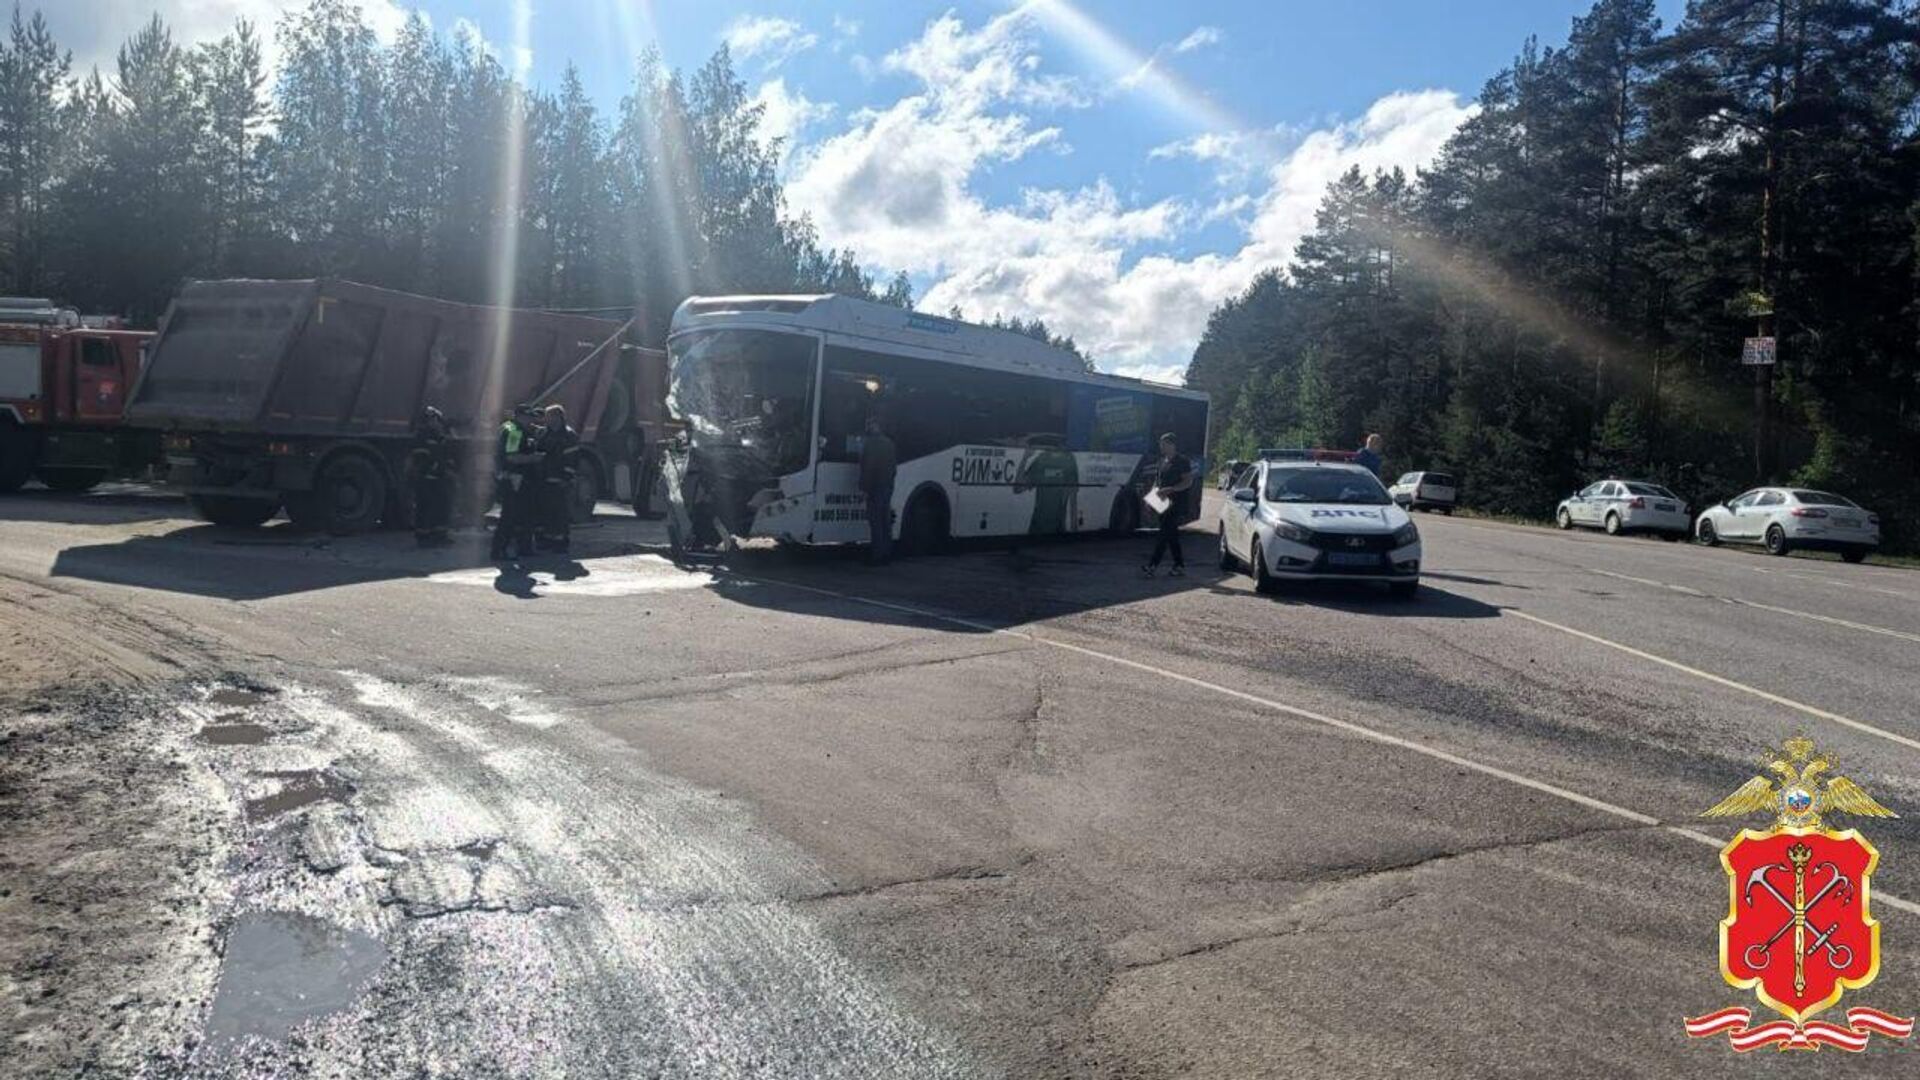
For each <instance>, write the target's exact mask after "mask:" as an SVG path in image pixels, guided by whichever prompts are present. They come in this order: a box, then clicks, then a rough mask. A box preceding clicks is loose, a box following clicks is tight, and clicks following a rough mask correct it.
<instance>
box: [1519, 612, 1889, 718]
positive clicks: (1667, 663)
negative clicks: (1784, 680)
mask: <svg viewBox="0 0 1920 1080" xmlns="http://www.w3.org/2000/svg"><path fill="white" fill-rule="evenodd" d="M1500 613H1501V614H1502V615H1503V616H1504V615H1511V616H1513V617H1514V618H1517V619H1525V620H1527V621H1528V622H1531V623H1538V624H1539V625H1541V626H1545V627H1548V628H1549V629H1553V630H1558V631H1560V632H1561V633H1563V634H1571V635H1572V636H1574V637H1577V638H1581V639H1583V640H1586V641H1591V642H1593V643H1594V644H1596V645H1605V646H1606V647H1607V648H1609V649H1618V650H1619V651H1621V652H1623V653H1626V654H1627V655H1628V656H1635V657H1639V658H1640V659H1642V660H1645V661H1647V662H1648V663H1653V664H1659V665H1661V666H1662V667H1669V668H1672V669H1673V670H1675V671H1678V672H1681V673H1683V674H1687V675H1691V676H1693V677H1694V678H1696V679H1705V680H1706V681H1707V682H1710V683H1714V684H1717V685H1719V686H1724V687H1726V688H1728V689H1729V690H1738V691H1740V692H1741V693H1743V694H1751V695H1753V696H1754V697H1757V698H1759V699H1761V700H1762V701H1770V702H1772V703H1774V704H1775V705H1782V706H1785V707H1786V708H1789V709H1794V710H1797V711H1799V712H1803V713H1806V714H1807V715H1808V716H1813V717H1817V718H1819V719H1821V720H1828V721H1831V722H1833V723H1836V724H1839V725H1841V726H1842V727H1850V728H1852V729H1854V730H1855V731H1859V732H1864V733H1866V734H1868V735H1874V736H1877V737H1879V738H1882V739H1885V740H1887V741H1888V742H1891V743H1898V744H1900V745H1901V746H1905V747H1907V748H1909V749H1912V750H1920V740H1914V739H1909V738H1907V737H1906V736H1905V735H1900V734H1896V733H1894V732H1891V731H1888V730H1887V729H1885V728H1881V727H1875V726H1874V725H1872V724H1868V723H1864V722H1862V721H1859V720H1852V719H1849V718H1847V717H1844V716H1841V715H1840V714H1839V713H1835V712H1828V711H1827V710H1825V709H1821V708H1816V707H1814V706H1812V705H1808V704H1807V703H1805V702H1802V701H1795V700H1793V699H1792V698H1789V697H1781V696H1780V695H1779V694H1775V693H1770V692H1768V691H1766V690H1762V689H1760V688H1759V687H1757V686H1748V685H1747V684H1746V683H1743V682H1736V681H1734V680H1733V679H1729V678H1727V677H1726V676H1724V675H1715V674H1714V673H1713V672H1711V671H1702V670H1700V669H1699V668H1697V667H1690V666H1688V665H1686V664H1683V663H1681V662H1680V661H1678V660H1669V659H1667V658H1666V657H1664V656H1655V655H1654V654H1652V653H1650V652H1646V651H1645V650H1642V649H1636V648H1634V647H1633V646H1631V645H1622V644H1621V643H1620V642H1618V641H1613V640H1611V639H1609V638H1603V637H1600V636H1599V635H1597V634H1589V633H1587V632H1586V631H1585V630H1575V629H1574V628H1573V627H1571V626H1563V625H1561V624H1560V623H1557V622H1554V621H1552V620H1551V619H1543V618H1541V617H1540V616H1538V615H1529V614H1527V613H1526V612H1524V611H1520V610H1517V609H1515V608H1503V609H1502V610H1501V612H1500Z"/></svg>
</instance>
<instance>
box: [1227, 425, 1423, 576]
mask: <svg viewBox="0 0 1920 1080" xmlns="http://www.w3.org/2000/svg"><path fill="white" fill-rule="evenodd" d="M1322 456H1325V455H1322ZM1240 485H1241V486H1239V487H1237V488H1235V489H1234V490H1233V492H1232V493H1231V494H1230V495H1229V496H1228V499H1227V503H1226V506H1225V507H1224V508H1222V509H1221V511H1220V568H1221V569H1223V570H1233V569H1237V568H1239V567H1245V568H1246V570H1247V572H1248V573H1249V574H1251V575H1252V576H1253V580H1254V585H1255V587H1257V588H1258V589H1259V590H1260V591H1262V592H1270V591H1272V589H1273V588H1274V586H1276V585H1277V584H1278V583H1280V582H1282V581H1318V580H1339V581H1383V582H1386V583H1387V584H1388V586H1389V587H1390V588H1391V589H1392V591H1393V593H1394V595H1395V596H1401V597H1411V596H1413V595H1415V594H1416V593H1417V591H1418V590H1419V587H1420V530H1419V529H1418V528H1417V527H1416V526H1415V525H1414V524H1413V518H1412V517H1411V516H1410V515H1409V514H1408V513H1407V511H1405V510H1403V509H1401V508H1400V507H1399V506H1397V505H1395V504H1394V501H1393V498H1392V496H1390V495H1388V494H1387V489H1386V488H1385V487H1382V486H1381V484H1380V481H1379V479H1378V478H1376V477H1375V476H1374V475H1373V473H1371V472H1369V471H1368V470H1367V469H1366V468H1365V467H1363V466H1360V465H1354V464H1349V463H1346V462H1343V461H1327V460H1304V461H1302V460H1270V461H1260V462H1257V463H1256V464H1255V465H1254V466H1253V467H1252V468H1250V469H1248V470H1247V473H1246V475H1245V476H1244V477H1243V478H1242V479H1241V480H1240Z"/></svg>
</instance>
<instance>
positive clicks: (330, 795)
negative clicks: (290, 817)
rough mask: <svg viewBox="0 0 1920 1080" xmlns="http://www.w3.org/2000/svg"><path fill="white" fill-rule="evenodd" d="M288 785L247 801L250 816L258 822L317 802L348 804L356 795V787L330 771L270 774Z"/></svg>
mask: <svg viewBox="0 0 1920 1080" xmlns="http://www.w3.org/2000/svg"><path fill="white" fill-rule="evenodd" d="M267 775H268V776H270V777H273V778H274V779H277V780H285V781H286V783H285V784H284V785H283V786H282V787H281V788H280V790H279V791H276V792H274V793H273V794H271V795H263V796H261V797H260V798H258V799H248V800H247V817H249V818H251V819H253V820H255V821H258V820H259V819H261V818H268V817H273V816H274V815H276V814H284V813H287V812H288V811H291V810H298V809H300V808H301V807H303V806H311V805H313V804H314V803H317V802H325V801H331V802H345V801H347V799H348V798H349V797H350V796H351V795H352V794H353V785H352V784H349V783H347V782H346V781H345V780H342V779H341V778H340V777H338V776H335V775H333V774H332V773H328V772H321V771H317V770H306V771H297V772H274V773H268V774H267Z"/></svg>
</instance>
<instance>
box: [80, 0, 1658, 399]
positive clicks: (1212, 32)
mask: <svg viewBox="0 0 1920 1080" xmlns="http://www.w3.org/2000/svg"><path fill="white" fill-rule="evenodd" d="M294 2H295V0H155V2H154V3H152V4H151V5H141V4H137V3H132V2H129V0H64V2H55V3H51V4H48V5H47V7H46V10H47V14H48V15H49V17H50V18H51V19H52V20H53V22H54V24H55V28H56V31H57V32H58V33H59V36H60V37H61V39H62V41H63V42H64V43H67V44H68V45H69V46H70V47H72V48H73V49H74V51H75V53H76V59H77V60H78V61H80V62H81V63H82V64H84V63H87V62H89V61H91V60H94V59H103V58H105V57H107V56H109V55H110V53H111V50H112V48H113V47H114V46H115V45H117V43H118V40H119V39H120V38H121V37H123V36H124V35H125V33H126V32H127V31H128V30H129V29H131V28H132V26H134V25H136V24H137V23H138V22H140V21H142V20H143V19H144V18H145V16H146V14H147V13H148V12H150V11H152V10H156V9H157V10H159V11H160V13H161V14H162V15H163V16H164V17H166V18H167V19H168V20H169V21H170V22H173V23H174V24H176V26H177V27H178V28H179V30H178V32H179V34H180V36H182V37H184V38H188V39H193V38H198V37H205V36H211V35H215V34H217V33H219V32H221V31H222V30H223V29H224V28H225V27H226V26H227V25H230V24H231V22H232V20H233V19H234V18H235V17H237V16H242V15H244V16H247V17H250V18H253V19H254V20H256V21H257V22H261V23H265V24H271V23H272V22H273V21H274V19H275V18H276V16H277V13H278V12H279V11H280V10H283V9H285V8H287V7H289V6H293V5H294ZM360 2H361V6H362V7H363V8H364V9H365V10H366V11H367V13H368V16H369V19H370V21H372V22H373V23H374V25H375V27H376V29H377V30H380V31H381V32H383V33H391V31H392V29H393V28H394V27H396V26H397V24H398V22H399V20H400V19H402V18H404V15H405V12H406V11H407V10H409V9H410V7H412V6H415V5H410V4H409V3H408V0H360ZM1588 3H1589V0H1525V2H1512V0H1505V2H1503V0H1447V2H1446V3H1434V2H1432V0H1424V2H1415V0H1358V2H1353V3H1344V4H1331V3H1300V2H1281V3H1273V2H1267V3H1260V2H1250V0H1187V2H1185V3H1179V4H1167V3H1164V2H1159V3H1093V2H1090V0H1073V2H1069V0H1037V2H1031V3H1025V4H1012V3H998V2H963V3H955V4H952V5H950V6H948V5H916V4H901V3H897V2H893V3H887V2H877V0H857V2H854V0H849V2H844V3H833V4H824V3H799V2H793V0H762V2H757V3H734V2H723V0H709V2H701V3H693V2H688V0H651V2H641V0H423V2H420V3H418V4H417V6H418V7H419V8H420V9H421V10H424V11H425V12H426V13H427V15H428V16H429V17H430V19H431V20H432V22H433V24H434V26H435V27H436V28H439V29H441V30H443V31H447V32H452V31H453V30H454V28H456V27H468V28H471V29H472V30H473V31H476V32H478V33H479V34H480V35H481V36H482V37H483V38H484V39H485V40H486V41H487V42H488V43H489V45H490V46H491V47H492V48H494V49H495V50H496V52H498V53H499V54H500V55H501V57H502V59H503V61H505V62H506V63H508V64H509V66H516V65H518V66H523V67H524V70H526V71H527V73H528V75H529V77H530V79H531V80H532V81H533V82H534V83H536V84H542V85H552V84H553V83H554V82H555V81H556V80H557V78H558V76H559V73H560V71H561V70H562V69H563V68H564V66H565V65H566V64H567V63H568V62H569V60H571V61H572V62H574V63H575V64H577V65H578V66H579V67H580V68H581V70H582V73H583V76H584V77H585V80H586V82H587V85H588V88H589V91H590V92H591V93H592V94H593V95H594V96H595V97H596V98H597V99H598V100H599V101H600V102H601V103H602V105H603V106H604V107H606V108H608V109H611V108H612V107H613V106H614V104H615V103H616V102H617V100H618V98H619V96H620V95H621V94H622V93H623V92H624V91H625V90H626V88H627V86H628V84H629V82H630V79H631V76H632V58H633V56H634V55H636V54H637V53H638V52H639V51H641V50H642V49H644V48H647V47H648V46H654V47H657V48H658V49H659V50H660V51H661V53H662V54H663V55H664V56H665V57H666V59H667V61H668V62H669V63H671V64H672V65H674V66H676V67H680V68H683V69H688V68H692V67H695V66H697V65H698V64H700V63H701V62H703V61H704V60H705V59H706V58H707V57H708V56H709V55H710V54H711V53H712V52H713V50H714V49H715V48H717V47H718V46H719V45H720V44H721V43H722V42H731V43H732V47H733V49H734V52H735V63H736V67H737V69H738V71H739V73H740V75H741V77H742V78H743V79H744V80H745V81H746V82H747V84H748V85H749V87H750V88H751V89H752V90H753V91H754V92H755V93H756V95H758V97H759V99H760V100H761V101H762V102H763V103H764V104H765V105H766V108H767V117H768V127H769V129H770V130H771V131H772V132H775V133H778V134H781V135H783V136H784V137H785V139H786V149H787V154H786V158H785V166H784V167H785V171H786V176H787V180H788V193H789V200H790V202H791V204H792V209H793V210H794V211H795V212H804V213H806V214H808V215H810V216H811V217H812V218H813V220H814V221H815V223H816V225H817V227H818V228H819V230H820V233H821V238H822V240H823V241H824V242H825V243H827V244H829V245H835V246H848V247H852V248H853V249H854V250H856V251H857V252H858V253H859V254H860V256H861V257H862V259H863V261H865V262H867V263H868V264H869V265H872V266H874V267H875V268H876V269H878V270H880V271H882V272H883V273H890V272H891V271H892V270H896V269H903V270H906V271H907V272H908V273H909V274H910V275H911V276H912V278H913V280H914V283H915V285H916V291H917V292H918V293H919V294H920V295H921V296H922V297H923V303H924V306H927V307H931V308H934V309H937V310H941V311H944V310H946V309H947V308H948V307H949V306H952V305H956V304H957V305H959V306H960V307H961V308H962V309H963V310H964V311H965V312H966V313H967V314H968V315H969V316H970V317H980V318H984V317H988V316H991V315H993V314H995V313H996V312H1000V313H1005V314H1009V315H1015V314H1017V315H1024V316H1033V315H1039V316H1042V317H1044V318H1045V319H1046V320H1047V321H1048V322H1049V323H1050V324H1052V325H1053V326H1055V327H1056V328H1057V329H1060V330H1065V331H1067V332H1070V333H1072V334H1073V335H1074V336H1075V337H1076V338H1077V339H1078V340H1080V341H1081V343H1082V344H1083V345H1086V346H1088V347H1090V348H1091V349H1092V350H1093V352H1094V353H1095V355H1096V357H1097V359H1098V360H1099V362H1100V363H1101V365H1102V366H1103V367H1108V368H1112V369H1116V370H1123V371H1127V372H1129V373H1133V374H1142V375H1147V376H1149V377H1159V378H1171V377H1174V376H1175V374H1176V373H1177V372H1178V371H1179V370H1180V369H1181V368H1184V366H1185V362H1186V360H1187V358H1188V356H1189V355H1190V354H1191V352H1192V348H1193V345H1194V342H1195V341H1196V340H1197V338H1198V335H1199V332H1200V329H1201V328H1202V327H1203V326H1204V323H1205V318H1206V314H1207V311H1208V310H1210V309H1211V307H1212V306H1213V305H1214V304H1216V303H1218V302H1219V301H1220V300H1221V299H1224V298H1225V297H1226V296H1229V295H1231V294H1232V293H1234V292H1236V291H1238V290H1239V289H1240V288H1242V287H1244V285H1245V284H1246V282H1247V281H1248V280H1249V279H1250V278H1251V276H1252V275H1253V274H1254V273H1255V272H1257V271H1258V270H1259V269H1261V268H1263V267H1265V266H1269V265H1273V264H1275V263H1278V262H1284V260H1285V258H1286V256H1287V254H1288V253H1290V251H1291V249H1292V245H1293V243H1294V242H1295V241H1296V240H1297V239H1298V236H1299V234H1300V232H1301V231H1302V230H1303V229H1304V228H1306V227H1307V225H1308V224H1310V222H1311V215H1312V209H1313V205H1314V203H1316V202H1317V200H1318V196H1319V193H1320V191H1321V190H1323V189H1324V186H1325V184H1326V182H1327V181H1328V180H1330V179H1331V178H1332V176H1334V175H1337V174H1338V173H1339V172H1340V171H1342V170H1344V169H1345V168H1346V167H1347V166H1348V165H1349V164H1355V163H1357V164H1360V165H1362V166H1363V167H1366V168H1373V167H1380V166H1392V165H1400V166H1403V167H1414V166H1417V165H1419V164H1421V163H1423V162H1425V161H1426V160H1428V159H1430V157H1431V155H1432V154H1433V152H1434V151H1435V150H1436V149H1437V148H1438V146H1439V145H1440V143H1441V142H1443V141H1444V140H1445V138H1446V136H1447V134H1448V133H1449V132H1450V131H1451V130H1452V129H1453V128H1454V127H1455V126H1456V125H1457V124H1458V123H1459V122H1460V121H1461V120H1462V119H1464V118H1465V117H1466V116H1467V115H1469V109H1470V108H1471V102H1472V99H1473V97H1474V95H1475V94H1476V93H1477V92H1478V90H1479V88H1480V86H1481V84H1482V83H1483V82H1484V81H1485V80H1486V79H1487V77H1488V76H1490V75H1491V74H1493V73H1494V72H1496V71H1497V70H1499V69H1500V68H1501V67H1502V66H1504V65H1505V64H1506V63H1507V62H1509V61H1510V60H1511V59H1512V57H1513V56H1514V54H1515V53H1516V52H1517V51H1518V50H1519V48H1520V46H1521V44H1522V42H1523V41H1524V40H1525V38H1526V37H1527V35H1529V34H1538V35H1539V36H1540V38H1541V39H1542V41H1543V42H1544V43H1546V44H1557V43H1558V42H1559V41H1561V40H1562V39H1563V38H1564V36H1565V34H1566V31H1567V27H1568V24H1569V22H1570V20H1571V19H1572V18H1573V17H1574V16H1575V15H1577V14H1580V13H1581V12H1583V11H1585V10H1586V8H1587V7H1588ZM1681 7H1682V4H1681V0H1666V2H1663V3H1662V4H1661V9H1662V15H1663V17H1664V18H1665V19H1666V20H1667V21H1668V22H1669V23H1671V22H1673V21H1674V20H1676V19H1677V18H1678V17H1679V14H1680V10H1681Z"/></svg>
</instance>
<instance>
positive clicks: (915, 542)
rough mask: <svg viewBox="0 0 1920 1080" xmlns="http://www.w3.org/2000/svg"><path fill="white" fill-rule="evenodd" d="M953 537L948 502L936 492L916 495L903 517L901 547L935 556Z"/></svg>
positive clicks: (910, 552)
mask: <svg viewBox="0 0 1920 1080" xmlns="http://www.w3.org/2000/svg"><path fill="white" fill-rule="evenodd" d="M952 536H953V530H952V528H951V527H950V526H949V524H948V520H947V504H946V503H945V502H944V501H942V500H941V499H939V498H937V497H935V496H932V495H916V496H914V497H913V500H912V501H911V502H909V503H907V512H906V513H905V514H904V515H902V516H901V518H900V546H901V547H903V548H905V549H906V551H907V554H909V555H932V554H933V553H935V552H937V551H939V550H940V549H942V548H944V547H946V545H947V541H948V540H949V539H951V538H952Z"/></svg>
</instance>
